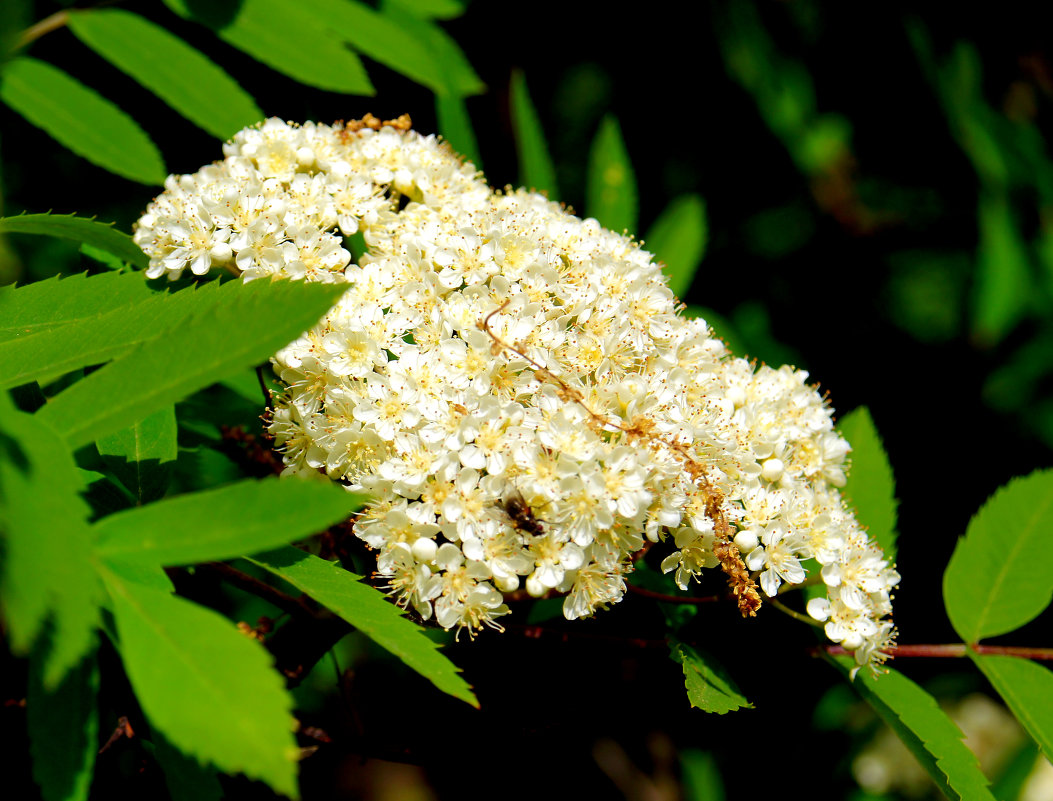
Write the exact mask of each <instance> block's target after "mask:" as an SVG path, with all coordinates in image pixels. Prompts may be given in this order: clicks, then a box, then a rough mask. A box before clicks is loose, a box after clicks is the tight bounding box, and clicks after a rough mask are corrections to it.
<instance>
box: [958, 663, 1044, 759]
mask: <svg viewBox="0 0 1053 801" xmlns="http://www.w3.org/2000/svg"><path fill="white" fill-rule="evenodd" d="M969 657H970V658H971V659H972V660H973V662H975V663H976V666H977V667H978V668H980V670H981V671H982V672H983V674H984V675H985V676H986V677H987V680H988V681H989V682H991V686H993V687H994V688H995V690H997V691H998V694H999V695H1000V696H1002V700H1003V701H1005V703H1006V706H1008V707H1009V710H1010V711H1011V712H1012V713H1013V714H1014V715H1015V716H1016V719H1017V720H1019V721H1020V724H1021V725H1022V726H1023V727H1024V728H1025V729H1026V730H1027V733H1028V734H1030V735H1031V737H1032V739H1034V741H1035V742H1036V743H1038V746H1039V748H1041V749H1042V753H1043V754H1045V757H1046V759H1048V760H1050V761H1053V704H1050V699H1053V672H1051V671H1050V670H1049V668H1047V667H1046V666H1045V665H1040V664H1038V663H1036V662H1031V661H1030V660H1027V659H1018V658H1017V657H1014V656H1001V655H995V654H978V653H976V652H975V651H969Z"/></svg>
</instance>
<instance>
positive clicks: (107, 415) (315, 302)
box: [37, 281, 344, 447]
mask: <svg viewBox="0 0 1053 801" xmlns="http://www.w3.org/2000/svg"><path fill="white" fill-rule="evenodd" d="M343 291H344V287H343V286H342V285H340V284H305V283H303V282H301V281H253V282H251V283H248V284H243V283H241V282H238V281H231V282H228V283H226V284H224V285H223V286H221V287H219V289H217V290H216V291H215V292H213V293H210V294H211V295H213V296H216V297H217V298H218V303H217V304H215V305H214V306H213V304H211V303H209V304H208V307H207V308H206V309H205V311H204V312H202V313H198V314H195V315H193V316H192V317H190V318H188V319H187V320H186V321H185V322H184V323H183V324H182V325H180V326H179V327H178V328H176V329H174V330H170V331H169V332H168V333H167V334H166V335H165V336H160V337H157V338H156V339H153V340H151V341H149V342H144V343H142V344H140V345H137V346H136V347H135V348H133V349H132V350H131V351H129V352H128V353H126V354H125V355H123V356H121V357H120V358H118V359H116V360H115V361H113V362H111V363H110V364H108V365H106V366H105V367H103V368H102V369H100V370H96V371H95V372H94V373H92V374H91V375H89V376H87V377H86V378H84V379H82V380H81V381H78V382H77V383H76V384H74V385H73V386H72V387H70V388H69V389H67V390H65V391H64V392H62V393H61V394H59V395H57V396H56V397H54V398H52V399H51V400H50V401H49V403H48V404H47V406H45V407H44V408H43V409H41V410H40V411H39V412H38V413H37V414H38V416H40V417H41V419H43V420H45V421H47V422H49V423H50V424H51V425H53V426H55V427H56V428H58V429H59V430H60V433H61V434H62V436H64V437H65V438H66V440H67V441H68V442H69V443H70V444H71V445H72V446H73V447H79V446H80V445H86V444H87V443H89V442H91V441H93V440H95V439H98V438H99V437H101V436H105V435H106V434H109V433H111V432H113V431H116V430H118V429H120V428H122V427H124V426H127V425H131V424H132V423H134V422H135V421H136V420H139V419H141V418H142V417H145V416H146V415H147V414H150V413H151V412H154V411H157V410H158V409H161V408H164V407H165V406H167V405H168V404H170V403H172V402H174V401H177V400H179V399H180V398H183V397H186V396H187V395H189V394H191V393H192V392H194V391H196V390H198V389H201V388H202V387H205V386H208V385H209V384H211V383H213V382H215V381H218V380H220V379H222V378H224V377H225V376H227V375H229V374H231V373H234V372H237V371H238V370H241V369H244V368H245V367H247V366H250V365H253V364H256V363H258V362H261V361H264V360H265V359H267V358H268V357H269V356H270V355H271V354H272V353H274V352H275V351H277V350H278V349H279V348H281V347H283V346H285V345H287V344H288V343H289V342H291V341H292V340H293V339H295V338H296V337H297V336H299V335H300V334H301V333H302V332H303V331H305V330H307V329H308V328H310V327H311V326H312V325H314V324H315V323H317V322H318V320H319V318H321V317H322V315H323V314H325V312H326V311H327V310H328V309H329V307H330V306H332V304H333V303H334V302H335V301H336V299H337V298H338V297H339V296H340V294H341V293H342V292H343ZM178 294H181V293H177V295H178ZM195 294H197V293H195ZM202 305H203V306H204V304H202Z"/></svg>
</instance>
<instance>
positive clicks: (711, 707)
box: [669, 637, 753, 715]
mask: <svg viewBox="0 0 1053 801" xmlns="http://www.w3.org/2000/svg"><path fill="white" fill-rule="evenodd" d="M669 656H670V657H671V658H672V660H673V661H674V662H679V663H680V664H681V665H683V667H684V686H685V687H686V688H687V700H688V701H690V702H691V706H693V707H695V708H697V709H701V710H702V711H703V712H715V713H716V714H718V715H723V714H726V713H728V712H734V711H735V710H736V709H752V708H753V704H751V703H750V702H749V701H748V700H746V696H744V695H743V694H742V692H741V691H740V690H739V688H738V687H737V686H735V682H734V681H733V680H732V679H731V677H730V676H728V674H727V673H726V672H725V671H724V668H723V667H722V666H721V665H719V664H718V663H717V662H716V661H715V660H714V659H713V658H712V657H710V656H709V655H708V654H707V655H703V654H701V653H700V652H699V651H697V650H696V649H694V648H692V647H691V646H690V645H687V644H686V643H682V642H680V641H679V640H677V639H674V638H672V637H670V638H669Z"/></svg>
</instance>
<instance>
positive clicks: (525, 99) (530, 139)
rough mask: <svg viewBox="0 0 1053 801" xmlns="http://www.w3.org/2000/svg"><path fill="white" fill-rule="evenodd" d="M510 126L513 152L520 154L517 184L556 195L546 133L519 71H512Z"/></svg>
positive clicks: (553, 169) (554, 178)
mask: <svg viewBox="0 0 1053 801" xmlns="http://www.w3.org/2000/svg"><path fill="white" fill-rule="evenodd" d="M510 94H511V111H512V125H513V128H514V130H515V136H516V155H517V156H518V157H519V183H520V184H521V185H522V186H525V187H528V188H530V189H534V190H537V191H538V192H544V193H545V194H546V195H548V197H549V198H550V199H551V200H555V199H557V198H558V197H559V187H558V186H557V185H556V168H555V167H554V166H552V158H551V157H550V156H549V154H548V145H547V144H546V143H545V132H544V130H543V129H542V128H541V120H540V119H539V118H538V115H537V109H535V108H534V104H533V102H532V101H531V100H530V92H529V91H528V90H527V83H526V78H525V77H524V76H523V73H522V71H520V70H515V71H513V72H512V85H511V93H510Z"/></svg>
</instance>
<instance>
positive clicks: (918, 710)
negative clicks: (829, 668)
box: [828, 657, 994, 801]
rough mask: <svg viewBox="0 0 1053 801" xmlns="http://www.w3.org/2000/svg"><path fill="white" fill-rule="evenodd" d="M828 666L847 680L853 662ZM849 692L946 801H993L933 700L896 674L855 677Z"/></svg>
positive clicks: (955, 729) (976, 767) (957, 733)
mask: <svg viewBox="0 0 1053 801" xmlns="http://www.w3.org/2000/svg"><path fill="white" fill-rule="evenodd" d="M828 660H829V661H830V662H831V663H832V664H833V665H834V666H835V667H836V668H837V669H838V670H839V671H841V673H842V674H843V675H844V676H845V677H846V678H847V677H848V676H849V675H850V673H851V670H852V669H853V668H854V667H855V662H854V661H853V660H852V659H850V658H847V657H839V658H836V659H833V658H829V657H828ZM852 686H853V687H854V688H855V689H856V691H857V692H858V693H859V694H860V696H862V698H863V700H864V701H866V702H867V703H868V704H870V706H871V707H872V708H873V710H874V711H875V712H876V713H877V714H878V717H880V718H881V719H882V720H884V721H885V723H887V724H888V725H889V727H890V728H891V729H892V731H894V732H895V733H896V736H897V737H899V739H900V740H901V741H902V742H903V744H904V745H905V746H906V747H907V750H908V751H910V752H911V753H912V754H913V755H914V757H915V758H916V759H917V760H918V763H919V764H920V765H921V766H922V767H923V768H924V769H925V772H926V773H928V774H929V776H930V777H931V778H932V780H933V781H934V782H935V783H936V786H937V787H938V788H939V789H940V792H941V793H943V794H944V795H945V796H947V798H949V799H951V801H994V796H992V795H991V792H990V790H989V789H988V782H987V778H986V777H985V776H984V774H983V773H982V772H981V771H980V765H979V763H978V762H977V759H976V755H975V754H973V753H972V751H970V750H969V749H968V748H966V747H965V743H963V742H962V737H963V736H964V735H963V734H962V732H961V729H959V728H958V726H957V725H955V723H954V721H953V720H951V719H950V718H949V717H947V715H946V714H945V713H944V712H943V711H942V710H941V709H940V708H939V706H938V705H937V704H936V699H934V698H933V697H932V696H931V695H929V694H928V693H927V692H925V691H924V690H923V689H921V687H919V686H918V685H917V684H915V683H914V682H912V681H911V680H910V679H908V678H907V677H906V676H904V675H902V674H901V673H897V672H896V671H895V670H889V671H888V672H887V673H883V674H882V675H880V676H877V677H874V676H872V675H870V674H869V673H867V672H865V671H860V672H859V673H858V674H857V675H856V677H855V680H854V681H852Z"/></svg>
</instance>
